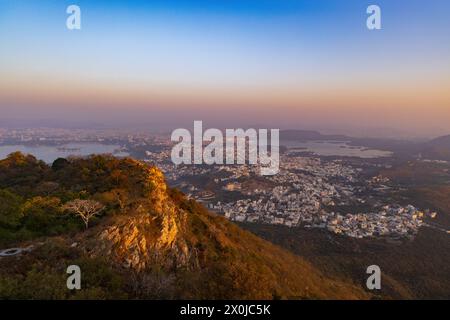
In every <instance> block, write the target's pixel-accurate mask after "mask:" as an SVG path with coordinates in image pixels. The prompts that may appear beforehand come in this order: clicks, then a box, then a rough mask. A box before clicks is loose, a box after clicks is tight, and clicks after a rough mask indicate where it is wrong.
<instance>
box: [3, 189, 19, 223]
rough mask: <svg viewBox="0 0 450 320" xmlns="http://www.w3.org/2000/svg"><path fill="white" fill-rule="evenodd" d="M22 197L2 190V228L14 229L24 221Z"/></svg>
mask: <svg viewBox="0 0 450 320" xmlns="http://www.w3.org/2000/svg"><path fill="white" fill-rule="evenodd" d="M22 201H23V200H22V197H20V196H18V195H16V194H14V193H12V192H10V191H8V190H5V189H0V227H4V228H6V229H14V228H17V227H19V226H20V223H21V219H22V216H23V215H22V211H21V210H20V209H21V205H22Z"/></svg>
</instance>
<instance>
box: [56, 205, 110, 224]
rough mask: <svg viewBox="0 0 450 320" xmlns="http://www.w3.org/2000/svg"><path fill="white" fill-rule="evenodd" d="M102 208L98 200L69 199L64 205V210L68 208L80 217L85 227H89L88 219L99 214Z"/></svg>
mask: <svg viewBox="0 0 450 320" xmlns="http://www.w3.org/2000/svg"><path fill="white" fill-rule="evenodd" d="M104 208H105V206H103V205H102V204H101V203H100V202H97V201H94V200H81V199H76V200H72V201H69V202H68V203H66V204H65V205H64V209H65V210H69V211H71V212H73V213H75V214H76V215H78V216H80V217H81V219H82V220H83V222H84V224H85V225H86V229H87V228H88V227H89V220H90V219H91V218H92V217H93V216H95V215H97V214H99V213H100V212H101V211H102V210H103V209H104Z"/></svg>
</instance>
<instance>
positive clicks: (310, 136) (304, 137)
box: [280, 130, 351, 141]
mask: <svg viewBox="0 0 450 320" xmlns="http://www.w3.org/2000/svg"><path fill="white" fill-rule="evenodd" d="M280 140H288V141H311V140H314V141H325V140H338V141H348V140H351V138H350V137H347V136H344V135H326V134H321V133H320V132H318V131H311V130H281V131H280Z"/></svg>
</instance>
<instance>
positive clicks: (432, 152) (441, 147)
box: [421, 135, 450, 161]
mask: <svg viewBox="0 0 450 320" xmlns="http://www.w3.org/2000/svg"><path fill="white" fill-rule="evenodd" d="M421 153H422V157H423V158H426V159H432V160H444V161H450V135H447V136H442V137H438V138H435V139H433V140H431V141H429V142H427V143H425V144H424V146H423V148H422V150H421Z"/></svg>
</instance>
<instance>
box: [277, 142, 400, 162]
mask: <svg viewBox="0 0 450 320" xmlns="http://www.w3.org/2000/svg"><path fill="white" fill-rule="evenodd" d="M280 144H281V145H284V146H286V147H287V148H288V149H289V150H291V151H295V150H298V151H299V152H310V153H313V154H315V155H318V156H339V157H357V158H366V159H369V158H382V157H390V156H392V152H390V151H384V150H377V149H369V148H366V147H360V146H351V145H349V144H348V142H345V141H307V142H300V141H281V142H280Z"/></svg>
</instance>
